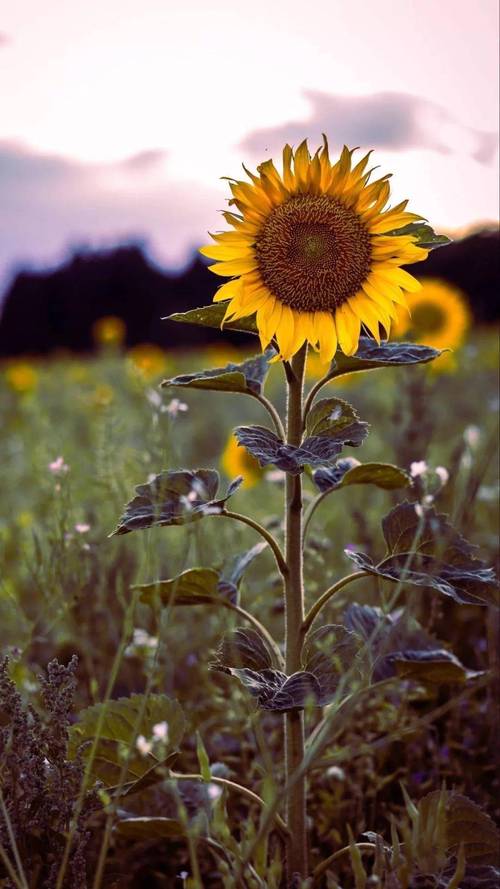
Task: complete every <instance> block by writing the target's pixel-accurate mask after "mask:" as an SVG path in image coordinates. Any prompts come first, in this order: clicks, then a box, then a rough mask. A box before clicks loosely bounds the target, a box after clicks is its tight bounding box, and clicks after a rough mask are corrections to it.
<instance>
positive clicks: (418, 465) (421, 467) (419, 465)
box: [410, 460, 428, 478]
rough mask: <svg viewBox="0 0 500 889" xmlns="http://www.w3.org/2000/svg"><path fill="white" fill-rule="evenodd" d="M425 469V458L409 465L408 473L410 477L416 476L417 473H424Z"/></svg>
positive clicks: (426, 467)
mask: <svg viewBox="0 0 500 889" xmlns="http://www.w3.org/2000/svg"><path fill="white" fill-rule="evenodd" d="M427 469H428V466H427V463H426V462H425V460H417V461H415V462H414V463H412V464H411V466H410V475H411V477H412V478H417V477H418V476H419V475H425V473H426V472H427Z"/></svg>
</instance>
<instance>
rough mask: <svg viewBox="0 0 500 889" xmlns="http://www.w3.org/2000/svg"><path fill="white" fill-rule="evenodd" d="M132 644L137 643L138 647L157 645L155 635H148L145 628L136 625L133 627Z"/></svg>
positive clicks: (153, 646) (154, 646)
mask: <svg viewBox="0 0 500 889" xmlns="http://www.w3.org/2000/svg"><path fill="white" fill-rule="evenodd" d="M133 644H134V645H137V647H138V648H156V646H157V645H158V638H157V637H156V636H150V635H149V633H148V632H146V630H142V629H140V628H139V627H136V628H135V629H134V635H133Z"/></svg>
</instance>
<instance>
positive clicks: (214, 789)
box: [207, 783, 222, 801]
mask: <svg viewBox="0 0 500 889" xmlns="http://www.w3.org/2000/svg"><path fill="white" fill-rule="evenodd" d="M221 793H222V788H221V787H219V785H218V784H213V783H210V784H209V785H208V787H207V794H208V798H209V799H211V800H214V801H215V800H216V799H219V797H220V795H221Z"/></svg>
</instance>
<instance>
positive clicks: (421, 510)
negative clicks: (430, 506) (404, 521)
mask: <svg viewBox="0 0 500 889" xmlns="http://www.w3.org/2000/svg"><path fill="white" fill-rule="evenodd" d="M415 512H416V513H417V515H418V517H419V519H422V518H423V516H424V507H423V506H422V504H421V503H415Z"/></svg>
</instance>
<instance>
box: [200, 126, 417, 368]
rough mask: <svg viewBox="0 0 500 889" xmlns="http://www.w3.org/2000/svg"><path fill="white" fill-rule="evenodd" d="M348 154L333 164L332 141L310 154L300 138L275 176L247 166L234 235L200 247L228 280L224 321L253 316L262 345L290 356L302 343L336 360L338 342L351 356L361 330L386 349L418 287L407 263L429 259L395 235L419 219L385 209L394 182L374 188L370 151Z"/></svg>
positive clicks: (235, 188) (239, 185)
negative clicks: (399, 313) (385, 338)
mask: <svg viewBox="0 0 500 889" xmlns="http://www.w3.org/2000/svg"><path fill="white" fill-rule="evenodd" d="M353 154H354V151H352V150H349V149H348V148H346V147H344V149H343V151H342V153H341V156H340V158H339V159H338V160H337V161H336V162H332V161H330V157H329V152H328V143H327V140H326V137H324V142H323V146H322V148H320V149H319V150H318V151H317V152H316V154H315V155H314V157H311V155H310V153H309V149H308V147H307V142H306V141H304V142H302V144H301V145H300V146H299V147H298V148H297V150H296V151H295V152H294V151H293V150H292V149H291V148H290V146H289V145H286V146H285V148H284V150H283V167H282V171H281V172H279V171H278V170H277V169H276V167H275V166H274V164H273V162H272V161H271V160H268V161H265V163H262V164H261V165H260V166H259V167H258V168H257V174H256V175H255V174H253V173H250V172H249V171H247V170H246V169H245V172H246V173H247V175H248V177H249V180H250V181H249V182H243V181H236V180H232V181H230V188H231V192H232V198H231V200H230V201H229V204H230V205H231V206H232V207H233V208H234V210H231V211H228V212H225V213H224V217H225V219H226V221H227V222H228V223H229V224H230V225H231V226H232V230H230V231H224V232H219V233H217V234H213V235H212V238H213V240H214V241H215V243H214V244H211V245H209V246H207V247H203V248H202V249H201V253H203V255H204V256H208V257H209V258H211V259H214V260H216V262H215V264H214V265H212V266H210V268H211V270H212V271H213V272H215V274H217V275H221V276H223V277H228V278H229V279H230V280H229V281H227V282H226V283H225V284H223V285H222V286H221V287H220V288H219V290H218V291H217V293H216V295H215V297H214V299H215V300H216V301H220V300H223V301H225V300H228V301H229V302H228V305H227V309H226V313H225V318H224V320H225V321H230V320H237V319H238V318H243V317H247V316H249V315H253V314H255V315H256V324H257V328H258V331H259V335H260V339H261V344H262V348H263V349H265V348H267V346H268V345H269V343H270V342H271V340H273V339H274V340H275V341H276V343H277V345H278V348H279V353H280V357H281V358H283V359H287V360H288V359H290V358H291V357H292V356H293V355H294V354H295V353H296V352H298V351H299V349H300V348H301V347H302V345H303V344H304V343H305V342H309V343H310V344H311V346H312V347H313V348H314V349H316V350H317V351H318V352H319V353H320V357H321V360H322V362H323V363H326V362H328V361H331V359H332V358H333V355H334V354H335V352H336V350H337V345H338V344H339V345H340V347H341V349H342V351H343V352H344V353H345V354H347V355H352V354H354V353H355V352H356V350H357V347H358V341H359V336H360V332H361V325H363V326H364V327H366V329H367V330H368V331H369V332H370V333H371V334H372V335H373V336H374V338H375V339H376V340H377V342H380V327H381V326H382V327H383V328H384V330H385V332H386V334H387V335H388V334H389V331H390V327H391V321H392V320H394V319H395V318H396V311H395V305H396V304H400V305H403V306H405V305H406V302H405V292H406V291H410V292H413V291H417V290H419V288H420V284H419V283H418V281H416V280H415V278H413V277H412V276H411V275H409V274H408V272H406V271H405V270H404V269H402V268H401V266H402V265H403V264H404V265H406V264H408V263H412V262H417V261H418V260H421V259H425V258H426V256H427V252H428V251H427V250H425V249H423V248H421V247H418V246H417V245H416V238H415V237H414V236H412V235H404V234H399V235H398V234H394V232H397V231H398V230H399V229H402V228H403V227H404V226H406V225H407V224H408V223H411V222H415V221H417V220H420V219H421V217H420V216H418V215H416V214H414V213H409V212H408V211H407V210H406V205H407V201H403V202H402V203H400V204H398V205H397V206H395V207H393V208H392V209H391V208H388V207H387V202H388V199H389V194H390V189H389V183H388V179H389V177H388V176H382V177H381V178H380V179H376V180H375V181H373V182H370V176H371V170H367V165H368V161H369V157H370V154H369V153H368V154H367V155H366V156H365V157H363V158H362V159H361V160H359V161H358V162H357V163H356V164H353Z"/></svg>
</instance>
